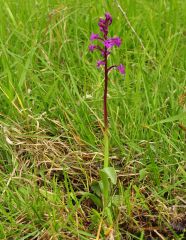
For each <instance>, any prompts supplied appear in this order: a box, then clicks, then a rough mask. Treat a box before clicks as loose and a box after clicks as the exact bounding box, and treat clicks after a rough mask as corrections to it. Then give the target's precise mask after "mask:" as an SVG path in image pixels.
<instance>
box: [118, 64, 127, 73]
mask: <svg viewBox="0 0 186 240" xmlns="http://www.w3.org/2000/svg"><path fill="white" fill-rule="evenodd" d="M117 69H118V70H119V72H120V73H121V74H123V75H124V74H125V67H124V66H123V64H120V65H119V66H118V67H117Z"/></svg>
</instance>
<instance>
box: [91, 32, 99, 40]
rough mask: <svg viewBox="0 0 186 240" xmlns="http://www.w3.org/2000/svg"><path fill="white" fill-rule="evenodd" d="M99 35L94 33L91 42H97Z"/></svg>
mask: <svg viewBox="0 0 186 240" xmlns="http://www.w3.org/2000/svg"><path fill="white" fill-rule="evenodd" d="M99 38H100V37H99V34H95V33H92V34H91V36H90V40H91V41H93V40H97V39H99Z"/></svg>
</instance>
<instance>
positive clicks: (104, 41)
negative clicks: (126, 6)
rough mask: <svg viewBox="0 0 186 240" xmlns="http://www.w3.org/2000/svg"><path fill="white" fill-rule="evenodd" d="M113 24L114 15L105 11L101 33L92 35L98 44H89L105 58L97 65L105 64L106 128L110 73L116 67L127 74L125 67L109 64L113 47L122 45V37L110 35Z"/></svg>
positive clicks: (99, 24) (91, 49)
mask: <svg viewBox="0 0 186 240" xmlns="http://www.w3.org/2000/svg"><path fill="white" fill-rule="evenodd" d="M111 24H112V16H111V15H110V13H105V17H104V18H100V19H99V22H98V26H99V30H100V34H96V33H92V34H91V36H90V40H91V41H95V40H98V42H97V45H93V44H91V45H90V46H89V50H90V51H91V52H93V51H94V50H98V51H99V52H100V53H101V55H102V57H103V59H100V60H99V61H97V67H98V68H100V67H101V66H104V73H105V81H104V82H105V88H104V126H105V129H107V128H108V115H107V88H108V73H109V72H110V71H111V70H112V69H114V68H116V69H117V70H118V71H119V72H120V73H121V74H122V75H124V74H125V67H124V66H123V65H122V64H120V65H112V66H108V56H109V55H110V53H111V49H112V48H113V47H114V46H116V47H120V46H121V39H120V38H119V37H111V38H109V37H108V32H109V26H110V25H111Z"/></svg>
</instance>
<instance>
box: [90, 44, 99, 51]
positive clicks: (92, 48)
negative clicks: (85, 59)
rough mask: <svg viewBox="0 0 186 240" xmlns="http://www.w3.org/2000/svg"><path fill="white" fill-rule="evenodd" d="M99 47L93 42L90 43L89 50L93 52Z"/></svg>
mask: <svg viewBox="0 0 186 240" xmlns="http://www.w3.org/2000/svg"><path fill="white" fill-rule="evenodd" d="M96 48H97V47H96V46H95V45H93V44H91V45H89V51H90V52H93V51H94V50H95V49H96Z"/></svg>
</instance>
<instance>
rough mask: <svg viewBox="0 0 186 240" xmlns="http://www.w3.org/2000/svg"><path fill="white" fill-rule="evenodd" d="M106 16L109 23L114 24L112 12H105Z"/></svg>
mask: <svg viewBox="0 0 186 240" xmlns="http://www.w3.org/2000/svg"><path fill="white" fill-rule="evenodd" d="M105 18H106V21H107V22H108V25H111V24H112V17H111V15H110V13H105Z"/></svg>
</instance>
